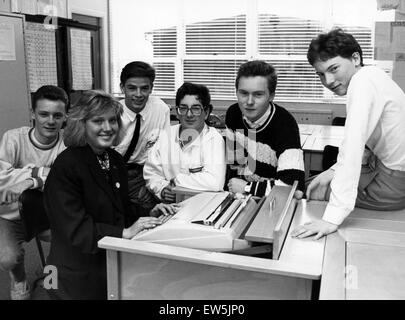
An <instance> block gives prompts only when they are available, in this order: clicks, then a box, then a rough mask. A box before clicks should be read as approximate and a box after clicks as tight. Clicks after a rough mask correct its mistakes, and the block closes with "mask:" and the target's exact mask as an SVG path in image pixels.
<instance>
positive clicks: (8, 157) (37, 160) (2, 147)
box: [0, 86, 68, 300]
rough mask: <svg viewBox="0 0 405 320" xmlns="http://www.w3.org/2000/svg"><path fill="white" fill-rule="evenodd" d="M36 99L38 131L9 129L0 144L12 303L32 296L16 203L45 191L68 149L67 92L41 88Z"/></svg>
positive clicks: (3, 266)
mask: <svg viewBox="0 0 405 320" xmlns="http://www.w3.org/2000/svg"><path fill="white" fill-rule="evenodd" d="M32 100H33V101H32V119H33V121H34V127H33V128H30V127H21V128H16V129H12V130H9V131H7V132H5V133H4V135H3V137H2V138H1V139H0V270H6V271H8V272H9V273H10V277H11V284H10V296H11V299H12V300H26V299H29V298H30V294H31V292H30V288H29V285H28V283H27V280H26V274H25V267H24V248H23V246H22V243H23V242H24V238H25V237H24V228H23V225H22V222H21V219H20V214H19V210H18V198H19V196H20V195H21V193H22V192H24V191H25V190H27V189H42V187H43V185H44V183H45V180H46V177H47V176H48V173H49V170H50V166H51V165H52V164H53V162H54V161H55V159H56V157H57V156H58V154H59V153H60V152H62V151H63V150H64V149H65V145H64V143H63V137H62V135H61V128H62V125H63V123H64V121H65V120H66V109H67V105H68V96H67V94H66V92H65V91H64V90H63V89H61V88H58V87H55V86H43V87H41V88H39V89H38V90H37V91H36V92H35V93H34V96H33V99H32Z"/></svg>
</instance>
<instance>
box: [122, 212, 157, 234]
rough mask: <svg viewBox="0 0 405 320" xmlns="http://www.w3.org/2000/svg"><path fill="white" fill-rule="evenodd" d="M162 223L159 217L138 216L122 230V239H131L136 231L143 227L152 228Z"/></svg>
mask: <svg viewBox="0 0 405 320" xmlns="http://www.w3.org/2000/svg"><path fill="white" fill-rule="evenodd" d="M160 224H162V221H160V219H158V218H155V217H140V218H139V219H138V220H136V222H135V223H134V224H133V225H132V226H130V227H129V228H126V229H124V230H123V232H122V237H123V238H124V239H132V238H133V237H134V236H135V235H136V234H137V233H139V232H141V231H142V230H144V229H153V228H154V227H156V226H158V225H160Z"/></svg>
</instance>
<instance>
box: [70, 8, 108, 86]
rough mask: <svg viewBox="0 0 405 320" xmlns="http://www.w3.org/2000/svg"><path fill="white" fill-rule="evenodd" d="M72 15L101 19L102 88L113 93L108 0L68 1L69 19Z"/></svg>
mask: <svg viewBox="0 0 405 320" xmlns="http://www.w3.org/2000/svg"><path fill="white" fill-rule="evenodd" d="M72 13H77V14H84V15H88V16H93V17H98V18H101V26H102V29H101V51H102V52H101V87H102V88H103V89H104V90H106V91H107V92H111V84H110V50H109V46H110V41H109V39H110V38H109V22H108V0H68V18H69V19H71V18H72Z"/></svg>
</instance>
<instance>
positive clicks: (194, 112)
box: [176, 107, 203, 116]
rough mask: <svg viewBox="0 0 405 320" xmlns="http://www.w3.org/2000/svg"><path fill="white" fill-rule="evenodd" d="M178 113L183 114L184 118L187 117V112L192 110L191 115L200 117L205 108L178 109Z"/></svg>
mask: <svg viewBox="0 0 405 320" xmlns="http://www.w3.org/2000/svg"><path fill="white" fill-rule="evenodd" d="M176 109H177V112H178V113H179V114H181V115H182V116H185V115H186V114H187V112H188V111H189V110H190V112H191V114H192V115H194V116H199V115H201V113H202V111H203V108H202V107H191V108H188V107H177V108H176Z"/></svg>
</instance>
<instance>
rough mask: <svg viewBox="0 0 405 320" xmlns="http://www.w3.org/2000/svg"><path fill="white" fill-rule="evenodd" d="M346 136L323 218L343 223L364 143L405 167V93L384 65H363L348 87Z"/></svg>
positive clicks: (395, 167)
mask: <svg viewBox="0 0 405 320" xmlns="http://www.w3.org/2000/svg"><path fill="white" fill-rule="evenodd" d="M346 108H347V119H346V124H345V136H344V139H343V142H342V145H341V146H340V148H339V155H338V159H337V163H336V164H335V165H334V166H333V169H335V174H334V178H333V180H332V182H331V189H332V192H331V195H330V201H329V203H328V206H327V207H326V210H325V213H324V215H323V220H325V221H328V222H331V223H334V224H337V225H339V224H341V223H342V222H343V220H344V219H345V218H346V217H347V216H348V215H349V214H350V212H351V211H352V210H353V208H354V205H355V202H356V197H357V186H358V183H359V179H360V172H361V164H362V157H363V152H364V149H365V147H364V146H365V145H366V144H367V146H368V147H369V148H370V150H371V151H372V152H373V153H374V154H375V155H376V157H377V158H378V159H379V160H381V162H382V163H383V164H384V165H385V166H386V167H388V168H389V169H392V170H399V171H405V125H404V124H405V94H404V92H403V91H402V90H401V88H400V87H399V86H398V85H397V84H396V83H395V82H394V81H393V80H392V79H391V78H390V77H389V76H388V75H387V74H386V73H385V72H384V71H383V70H381V69H379V68H376V67H373V66H368V67H362V68H361V69H360V70H359V71H357V73H356V74H355V75H354V76H353V77H352V79H351V81H350V84H349V88H348V91H347V106H346Z"/></svg>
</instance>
